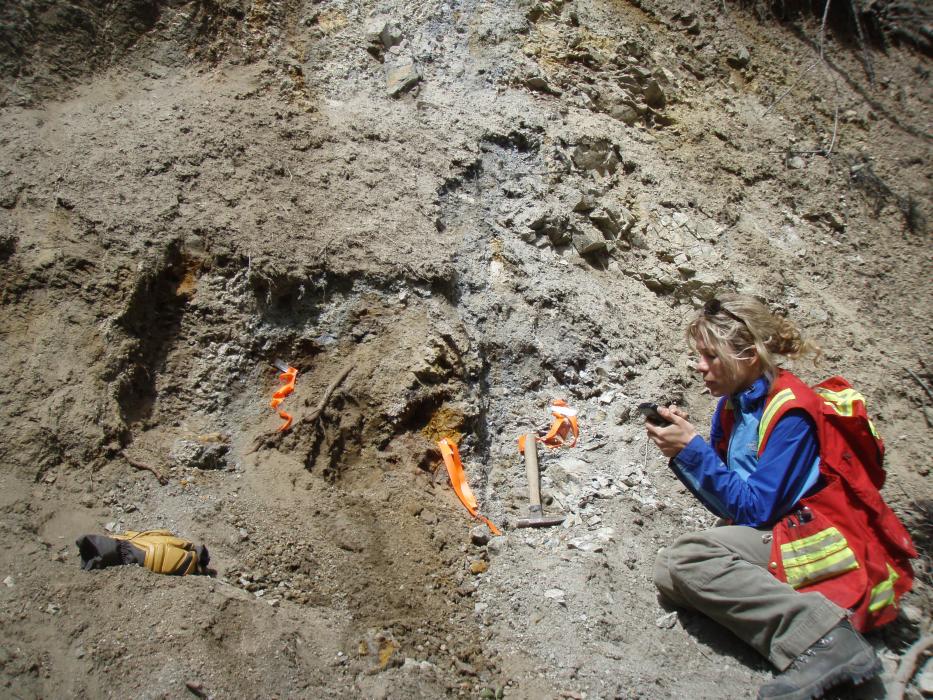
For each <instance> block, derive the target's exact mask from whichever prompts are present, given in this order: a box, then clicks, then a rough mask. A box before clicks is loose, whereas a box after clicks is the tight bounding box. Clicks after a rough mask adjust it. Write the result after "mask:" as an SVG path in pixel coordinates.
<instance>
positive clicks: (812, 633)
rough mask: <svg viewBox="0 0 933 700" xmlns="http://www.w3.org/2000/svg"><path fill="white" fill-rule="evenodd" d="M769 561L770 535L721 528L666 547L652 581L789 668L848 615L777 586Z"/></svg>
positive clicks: (676, 601)
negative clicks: (798, 656) (799, 655)
mask: <svg viewBox="0 0 933 700" xmlns="http://www.w3.org/2000/svg"><path fill="white" fill-rule="evenodd" d="M770 556H771V536H770V533H769V532H766V531H761V530H755V529H754V528H751V527H744V526H741V525H732V526H724V527H716V528H713V529H711V530H705V531H703V532H696V533H691V534H688V535H684V536H682V537H680V538H678V539H677V541H676V542H674V544H673V545H672V546H670V547H668V548H666V549H662V550H661V551H660V553H659V554H658V559H657V562H656V563H655V569H654V582H655V585H656V586H657V587H658V589H659V590H660V591H661V593H662V595H663V596H664V597H665V598H667V599H668V600H669V601H670V602H672V603H674V604H675V605H679V606H681V607H685V608H692V609H693V610H697V611H699V612H702V613H703V614H705V615H707V616H708V617H711V618H712V619H713V620H715V621H716V622H718V623H719V624H721V625H723V626H724V627H726V628H728V629H729V630H731V631H732V632H733V633H734V634H735V635H736V636H738V637H739V638H740V639H742V640H744V641H745V642H747V643H748V644H750V645H751V646H752V647H754V648H755V649H757V650H758V652H760V653H761V654H762V655H763V656H765V657H767V658H768V660H770V661H771V663H773V664H774V665H775V666H776V667H777V668H778V670H780V671H783V670H784V669H786V668H787V667H788V666H789V665H790V662H791V661H793V660H794V658H796V657H797V655H798V654H801V653H803V652H804V651H806V650H807V649H808V648H809V647H810V646H811V645H812V644H813V643H814V642H816V641H817V640H818V639H820V637H822V636H823V635H825V634H826V633H827V632H828V631H829V630H830V629H832V628H833V627H835V626H836V625H837V624H838V623H839V622H840V620H842V619H843V617H845V614H846V611H845V610H843V609H842V608H840V607H839V606H837V605H836V604H835V603H831V602H830V601H829V600H828V599H827V598H825V597H824V596H823V595H822V594H820V593H798V592H797V591H795V590H794V589H793V588H791V587H790V586H788V585H787V584H786V583H783V582H781V581H778V580H777V579H776V578H775V577H774V576H772V575H771V574H770V573H769V572H768V562H769V560H770Z"/></svg>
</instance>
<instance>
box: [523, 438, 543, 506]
mask: <svg viewBox="0 0 933 700" xmlns="http://www.w3.org/2000/svg"><path fill="white" fill-rule="evenodd" d="M525 475H526V476H527V477H528V496H529V500H530V505H531V510H532V511H533V512H539V513H540V512H541V482H540V474H539V473H538V443H537V442H536V441H535V435H534V433H527V434H526V435H525Z"/></svg>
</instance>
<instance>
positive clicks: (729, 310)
mask: <svg viewBox="0 0 933 700" xmlns="http://www.w3.org/2000/svg"><path fill="white" fill-rule="evenodd" d="M717 302H718V304H717ZM687 341H688V342H689V343H690V344H691V345H692V346H693V347H696V346H697V345H702V346H703V347H704V348H706V350H707V351H708V352H709V353H710V354H712V355H715V356H716V357H718V358H719V359H720V360H722V363H723V365H724V366H725V368H726V371H727V372H729V374H730V376H735V375H736V374H737V373H738V370H739V363H740V362H742V361H748V360H752V359H754V358H755V356H756V355H757V356H758V358H759V360H760V361H761V369H762V371H763V372H764V373H765V374H767V375H768V376H769V377H772V378H773V377H774V375H775V374H776V373H777V369H778V359H779V357H778V356H785V357H790V358H792V359H797V358H800V357H803V356H805V355H811V356H813V358H814V360H816V359H817V358H818V357H819V356H820V354H821V352H822V351H821V350H820V348H819V346H818V345H816V344H814V343H812V342H810V341H809V340H804V338H803V337H802V336H801V335H800V330H799V329H798V328H797V326H796V325H795V324H794V323H793V322H792V321H789V320H787V319H786V318H784V317H783V316H778V315H776V314H773V313H771V311H770V309H768V307H767V306H765V305H764V304H762V303H761V302H760V301H758V300H757V299H755V298H754V297H750V296H740V295H738V294H723V295H722V296H720V297H719V298H718V299H714V300H711V301H709V302H707V303H706V306H705V307H704V309H702V310H701V311H700V312H699V313H698V314H697V315H696V317H694V319H693V320H692V321H691V322H690V325H688V326H687Z"/></svg>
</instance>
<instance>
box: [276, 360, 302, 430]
mask: <svg viewBox="0 0 933 700" xmlns="http://www.w3.org/2000/svg"><path fill="white" fill-rule="evenodd" d="M273 364H274V365H275V366H276V368H277V369H278V370H279V371H280V372H281V374H280V375H279V381H280V382H282V383H283V386H280V387H279V388H278V389H277V390H276V392H275V393H274V394H272V400H271V401H270V402H269V405H270V406H271V407H272V408H274V409H275V410H276V412H277V413H278V414H279V417H280V418H281V419H282V420H284V421H285V422H284V423H282V425H281V426H279V429H278V432H280V433H281V432H284V431H286V430H288V429H289V428H290V427H291V425H292V417H291V414H289V413H286V412H285V411H284V410H282V409H281V408H279V406H280V405H281V403H282V402H283V401H285V397H286V396H288V395H289V394H291V393H292V392H293V391H294V390H295V380H296V379H297V378H298V370H297V369H295V368H294V367H292V366H290V365H286V364H285V363H284V362H282V361H281V360H276V361H275V362H274V363H273Z"/></svg>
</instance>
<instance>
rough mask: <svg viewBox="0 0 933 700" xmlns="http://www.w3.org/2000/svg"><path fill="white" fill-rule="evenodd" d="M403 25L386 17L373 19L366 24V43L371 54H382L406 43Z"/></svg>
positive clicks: (381, 16) (378, 16)
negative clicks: (403, 42)
mask: <svg viewBox="0 0 933 700" xmlns="http://www.w3.org/2000/svg"><path fill="white" fill-rule="evenodd" d="M404 39H405V37H404V35H403V34H402V27H401V25H400V24H399V23H398V22H396V21H395V20H393V19H392V18H390V17H387V16H385V15H376V16H374V17H371V18H370V19H369V20H368V21H367V23H366V41H367V42H368V43H369V51H370V53H376V54H377V55H378V54H381V53H382V52H383V51H388V50H389V49H391V48H392V47H393V46H398V45H399V44H401V43H402V41H404Z"/></svg>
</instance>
